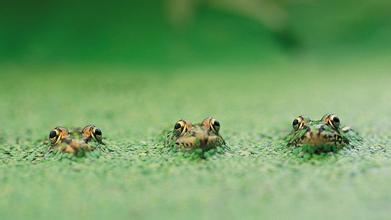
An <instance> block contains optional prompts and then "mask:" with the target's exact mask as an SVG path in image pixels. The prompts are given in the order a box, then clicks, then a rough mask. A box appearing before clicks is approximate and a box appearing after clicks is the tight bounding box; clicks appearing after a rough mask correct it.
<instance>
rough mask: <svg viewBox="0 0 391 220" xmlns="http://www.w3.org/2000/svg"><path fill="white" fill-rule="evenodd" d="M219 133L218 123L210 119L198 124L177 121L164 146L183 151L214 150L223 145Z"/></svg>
mask: <svg viewBox="0 0 391 220" xmlns="http://www.w3.org/2000/svg"><path fill="white" fill-rule="evenodd" d="M219 131H220V122H219V121H217V120H216V119H214V118H212V117H208V118H206V119H204V120H203V121H202V122H201V123H199V124H192V123H191V122H189V121H186V120H179V121H178V122H177V123H175V125H174V129H173V130H172V131H170V132H169V134H168V136H167V141H166V145H168V146H177V147H179V148H180V149H184V150H192V149H197V148H200V149H203V150H208V149H212V148H216V147H219V146H223V145H225V141H224V139H223V138H222V137H221V136H220V134H219Z"/></svg>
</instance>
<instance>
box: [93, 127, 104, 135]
mask: <svg viewBox="0 0 391 220" xmlns="http://www.w3.org/2000/svg"><path fill="white" fill-rule="evenodd" d="M94 134H95V135H98V136H102V131H101V130H100V129H99V128H96V129H95V130H94Z"/></svg>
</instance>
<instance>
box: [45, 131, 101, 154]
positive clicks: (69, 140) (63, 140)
mask: <svg viewBox="0 0 391 220" xmlns="http://www.w3.org/2000/svg"><path fill="white" fill-rule="evenodd" d="M92 140H93V141H96V142H98V143H100V144H103V142H102V131H101V130H100V129H99V128H97V127H95V126H94V125H88V126H86V127H84V128H83V129H81V128H76V129H72V130H68V129H67V128H64V127H56V128H54V129H53V130H52V131H50V133H49V141H50V143H51V145H52V147H53V148H54V149H56V150H59V151H61V152H64V153H71V154H75V153H78V152H80V151H91V150H93V148H92V147H91V146H90V145H89V144H88V143H89V142H90V141H92Z"/></svg>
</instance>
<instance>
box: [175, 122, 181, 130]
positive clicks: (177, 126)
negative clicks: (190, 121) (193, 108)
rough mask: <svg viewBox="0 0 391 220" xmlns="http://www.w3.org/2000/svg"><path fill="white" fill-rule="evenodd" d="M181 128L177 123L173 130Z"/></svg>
mask: <svg viewBox="0 0 391 220" xmlns="http://www.w3.org/2000/svg"><path fill="white" fill-rule="evenodd" d="M181 127H182V125H181V124H180V123H179V122H178V123H176V124H175V126H174V129H176V130H178V129H179V128H181Z"/></svg>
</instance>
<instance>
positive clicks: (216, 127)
mask: <svg viewBox="0 0 391 220" xmlns="http://www.w3.org/2000/svg"><path fill="white" fill-rule="evenodd" d="M210 125H211V128H212V130H213V131H215V132H219V130H220V122H219V121H217V120H216V119H214V118H213V119H212V120H211V121H210Z"/></svg>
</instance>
